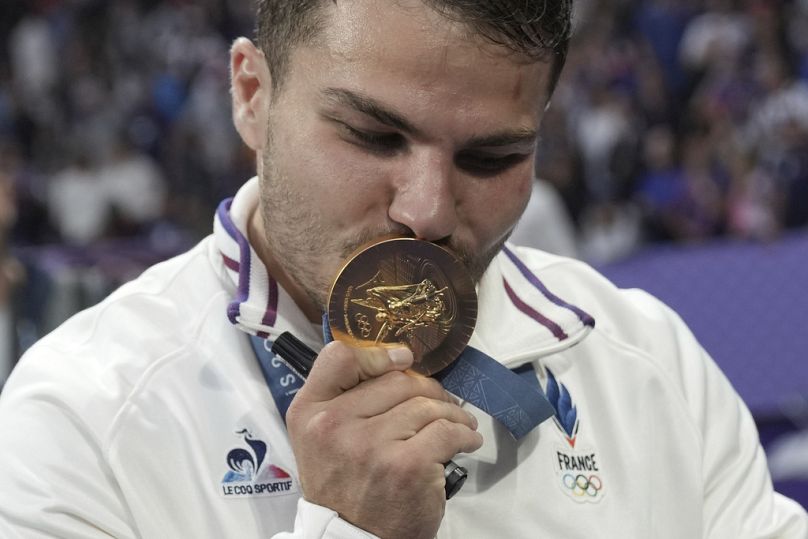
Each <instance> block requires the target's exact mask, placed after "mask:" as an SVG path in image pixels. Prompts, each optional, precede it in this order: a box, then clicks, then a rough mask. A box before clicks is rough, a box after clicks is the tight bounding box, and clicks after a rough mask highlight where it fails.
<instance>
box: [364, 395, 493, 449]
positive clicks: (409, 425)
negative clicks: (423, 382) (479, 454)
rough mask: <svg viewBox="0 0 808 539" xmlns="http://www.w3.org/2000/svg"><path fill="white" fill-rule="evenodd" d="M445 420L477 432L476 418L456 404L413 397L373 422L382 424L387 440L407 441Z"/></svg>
mask: <svg viewBox="0 0 808 539" xmlns="http://www.w3.org/2000/svg"><path fill="white" fill-rule="evenodd" d="M440 419H446V420H448V421H451V422H452V423H459V424H462V425H465V426H466V427H468V428H469V429H471V430H477V418H476V417H474V415H472V414H471V413H470V412H469V411H467V410H464V409H463V408H461V407H460V406H457V405H456V404H452V403H449V402H445V401H439V400H435V399H429V398H426V397H420V396H419V397H414V398H412V399H409V400H407V401H405V402H402V403H401V404H399V405H398V406H396V407H395V408H393V409H392V410H390V411H389V412H387V413H385V414H382V415H380V416H377V417H376V418H374V421H379V422H381V423H382V425H383V427H382V429H383V430H384V431H386V432H387V433H388V434H387V435H386V436H385V437H386V438H389V439H397V440H408V439H410V438H412V437H413V436H415V435H416V434H418V432H420V431H421V430H422V429H423V428H424V427H426V426H427V425H429V424H430V423H433V422H435V421H438V420H440Z"/></svg>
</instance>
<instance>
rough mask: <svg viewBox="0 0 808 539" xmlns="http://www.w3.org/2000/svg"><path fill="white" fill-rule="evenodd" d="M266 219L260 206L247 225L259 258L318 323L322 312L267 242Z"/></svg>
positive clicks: (304, 310) (315, 322) (304, 312)
mask: <svg viewBox="0 0 808 539" xmlns="http://www.w3.org/2000/svg"><path fill="white" fill-rule="evenodd" d="M266 238H267V235H266V229H265V227H264V220H263V218H262V217H261V212H260V211H259V208H256V209H255V210H253V212H252V215H250V219H249V224H248V225H247V239H248V240H249V242H250V245H251V246H252V248H253V249H255V252H256V253H257V254H258V258H260V259H261V262H263V264H264V266H265V267H266V269H267V272H268V273H269V274H270V275H271V276H272V277H273V278H274V279H275V280H276V281H277V282H278V285H280V286H281V287H282V288H283V289H284V290H285V291H286V293H287V294H289V296H290V297H291V298H292V300H293V301H294V302H295V304H296V305H297V306H298V308H299V309H300V310H301V311H302V312H303V314H304V315H305V316H306V318H308V319H309V321H310V322H312V323H314V324H317V323H320V321H321V320H322V315H323V314H322V312H321V311H320V308H319V307H318V306H317V305H315V303H314V302H313V301H312V299H311V298H310V297H309V295H308V294H307V293H306V291H305V290H303V288H302V287H301V286H300V285H299V284H298V283H297V282H296V281H295V280H294V279H292V278H291V277H290V276H289V274H288V273H286V271H285V270H284V269H283V266H282V265H281V264H280V263H279V262H278V259H277V258H276V256H275V254H274V253H273V252H272V249H270V247H269V245H268V243H267V239H266Z"/></svg>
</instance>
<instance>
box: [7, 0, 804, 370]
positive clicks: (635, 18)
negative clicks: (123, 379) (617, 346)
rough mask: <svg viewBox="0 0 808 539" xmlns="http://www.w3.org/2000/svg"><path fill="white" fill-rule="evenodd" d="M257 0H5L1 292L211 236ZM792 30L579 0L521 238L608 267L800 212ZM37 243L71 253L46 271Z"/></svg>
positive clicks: (799, 5) (233, 175)
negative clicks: (233, 62)
mask: <svg viewBox="0 0 808 539" xmlns="http://www.w3.org/2000/svg"><path fill="white" fill-rule="evenodd" d="M253 9H254V6H253V3H252V2H251V1H250V0H194V1H190V0H115V1H112V2H110V1H107V0H3V8H2V9H1V10H0V36H2V40H0V305H5V304H8V303H9V300H8V298H9V297H11V290H12V289H14V288H15V287H16V288H20V287H25V286H26V283H27V286H28V287H29V290H28V296H26V298H27V300H26V301H25V302H24V305H23V306H22V307H21V308H23V309H32V307H31V305H32V304H33V305H36V304H37V302H36V301H31V298H32V297H35V296H36V294H37V292H36V291H39V292H38V293H39V294H40V295H41V294H42V292H41V290H43V289H44V288H43V287H46V286H47V285H48V284H49V283H50V284H52V283H53V281H54V280H56V281H58V280H59V279H66V282H68V283H72V284H70V286H69V287H68V288H70V287H74V285H75V282H79V283H80V284H79V285H78V286H79V289H80V292H81V293H84V294H85V295H86V293H87V290H88V289H89V290H91V291H96V292H98V293H99V294H101V293H103V292H104V290H103V288H104V287H103V286H101V287H98V286H95V285H94V284H92V283H95V282H97V279H95V277H93V276H92V272H91V271H89V270H88V268H89V269H97V268H98V266H99V260H101V259H102V258H103V254H104V253H107V252H109V250H110V249H113V250H115V251H114V252H116V253H119V254H120V253H123V254H126V255H127V256H129V258H130V259H133V260H134V264H133V266H134V267H137V268H139V267H141V266H142V265H143V264H145V263H147V262H149V260H148V258H149V257H148V256H147V255H144V254H143V253H148V252H152V253H158V254H170V253H171V252H175V251H177V250H179V249H181V248H184V247H185V246H187V245H188V244H189V243H190V242H192V241H194V240H195V239H196V238H199V237H201V236H202V235H204V234H207V233H208V232H209V230H210V228H211V224H210V223H211V216H212V211H213V209H214V208H215V205H216V204H217V202H218V201H219V200H221V199H222V198H224V197H225V196H229V195H231V194H232V193H234V192H235V190H236V188H237V187H238V186H239V185H240V184H241V183H242V182H243V181H244V180H245V179H246V178H248V177H249V176H250V175H252V174H253V172H254V164H253V157H252V156H251V155H250V154H249V152H248V151H247V150H246V148H245V147H244V146H243V145H242V144H241V143H240V142H239V140H238V137H237V135H236V133H235V131H234V129H233V127H232V125H231V121H230V106H229V96H228V63H227V56H228V55H227V50H228V47H229V44H230V42H231V41H232V39H233V38H235V37H236V36H239V35H251V34H252V31H253V25H254V21H253ZM806 29H808V0H734V1H733V0H576V13H575V29H574V31H575V34H574V39H573V44H572V47H571V50H570V54H569V58H568V61H567V67H566V70H565V73H564V75H563V77H562V79H561V81H560V84H559V87H558V89H557V91H556V94H555V96H554V98H553V104H552V107H551V108H550V109H549V112H548V113H547V115H546V117H545V120H544V125H543V127H542V139H541V143H540V147H539V153H538V156H539V157H538V160H537V178H539V179H540V182H539V183H537V189H536V193H538V195H537V198H539V197H540V198H541V200H540V201H538V202H537V203H536V204H535V205H533V206H531V209H529V210H528V211H529V214H528V215H527V216H526V221H525V222H526V223H527V222H529V221H530V217H531V215H530V213H531V212H532V213H534V214H535V215H534V216H533V217H538V218H541V219H539V221H538V222H536V223H535V224H531V225H529V226H528V225H525V227H528V230H527V235H526V236H525V231H524V230H520V237H527V238H528V239H527V240H525V241H527V242H529V239H530V237H531V236H536V237H540V236H545V237H553V238H554V239H556V240H558V239H559V238H560V237H561V236H562V235H563V236H565V237H566V240H564V241H562V242H560V243H559V242H558V241H556V242H555V244H557V245H558V247H557V249H556V250H558V251H561V252H563V253H565V254H573V255H576V256H580V257H582V258H584V259H587V260H589V261H591V262H594V263H605V262H609V261H612V260H616V259H618V258H621V257H624V256H626V255H627V254H629V253H631V252H633V251H634V250H635V249H637V248H638V247H639V246H641V245H644V244H646V243H648V242H658V241H675V242H693V241H702V240H705V239H709V238H713V237H717V236H734V237H739V238H745V239H752V240H764V241H769V240H771V239H774V238H776V237H777V236H778V235H779V234H780V233H781V232H782V231H783V230H785V229H789V228H797V227H805V226H806V225H808V32H806V31H805V30H806ZM523 228H524V227H523ZM560 239H562V240H563V239H564V238H560ZM99 245H100V246H101V248H100V250H99V247H98V246H99ZM39 246H48V248H50V249H51V250H53V248H54V247H53V246H60V248H62V249H66V250H67V251H63V252H62V255H63V256H62V258H61V259H60V260H57V261H56V262H54V260H53V257H50V258H48V259H47V260H46V262H47V264H46V265H48V264H49V266H48V268H47V269H46V270H45V273H46V274H47V275H45V276H44V278H43V277H42V276H41V275H40V276H39V277H38V272H40V273H41V272H42V266H43V262H42V255H41V251H40V250H37V249H38V248H39ZM110 246H112V247H110ZM70 249H72V250H70ZM65 253H67V254H65ZM77 253H81V254H80V256H79V255H78V254H77ZM133 253H134V254H133ZM122 257H123V255H121V256H117V257H116V260H118V259H120V258H122ZM77 260H78V261H79V262H77ZM77 266H78V267H79V269H80V271H78V272H74V273H71V272H70V271H65V268H68V269H70V268H73V269H75V267H77ZM112 266H113V267H114V264H112ZM54 267H57V268H59V270H58V271H54V270H53V268H54ZM105 271H107V272H109V271H110V270H109V269H108V268H107V270H105ZM54 273H55V274H56V275H57V277H56V278H54ZM113 273H114V271H113ZM65 275H68V277H64V276H65ZM115 275H118V276H120V277H121V279H123V278H125V277H126V276H127V271H126V270H123V271H118V274H115ZM107 280H109V279H107ZM115 280H116V279H112V281H115ZM32 283H36V284H37V285H36V287H34V288H35V290H34V291H32V289H31V286H32ZM71 290H72V288H71ZM85 299H87V298H85ZM89 299H92V298H89ZM73 302H74V303H75V300H73ZM18 314H19V313H18ZM2 316H3V315H2V310H0V326H2V322H1V321H2ZM1 361H2V358H0V362H1Z"/></svg>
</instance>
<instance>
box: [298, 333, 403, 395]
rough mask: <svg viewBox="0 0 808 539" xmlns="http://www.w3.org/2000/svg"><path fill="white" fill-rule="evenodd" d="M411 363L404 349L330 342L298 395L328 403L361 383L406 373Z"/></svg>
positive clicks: (320, 354) (319, 356) (318, 357)
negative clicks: (401, 372) (393, 373)
mask: <svg viewBox="0 0 808 539" xmlns="http://www.w3.org/2000/svg"><path fill="white" fill-rule="evenodd" d="M412 362H413V356H412V352H411V351H410V349H409V348H407V347H406V346H391V347H384V348H382V347H378V346H368V347H353V346H349V345H347V344H345V343H343V342H340V341H332V342H330V343H328V344H327V345H326V346H325V347H324V348H323V349H322V351H321V352H320V353H319V355H318V356H317V359H316V360H315V362H314V366H313V367H312V369H311V372H310V373H309V376H308V378H306V383H305V384H303V387H302V388H301V389H300V392H299V393H300V396H301V397H304V398H305V399H306V400H311V401H319V402H322V401H329V400H331V399H334V398H336V397H338V396H339V395H341V394H343V393H345V392H346V391H348V390H349V389H351V388H353V387H355V386H357V385H358V384H359V383H360V382H362V381H364V380H367V379H369V378H376V377H378V376H381V375H383V374H385V373H387V372H390V371H403V370H406V369H408V368H409V367H410V366H411V365H412Z"/></svg>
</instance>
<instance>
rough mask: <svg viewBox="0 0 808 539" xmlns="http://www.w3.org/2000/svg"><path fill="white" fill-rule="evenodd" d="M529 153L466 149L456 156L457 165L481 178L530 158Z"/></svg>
mask: <svg viewBox="0 0 808 539" xmlns="http://www.w3.org/2000/svg"><path fill="white" fill-rule="evenodd" d="M531 155H532V154H529V153H511V154H507V155H491V154H488V153H481V152H473V151H464V152H460V153H458V154H457V155H456V156H455V165H456V166H457V167H458V168H460V169H462V170H465V171H466V172H468V173H469V174H472V175H474V176H479V177H481V178H486V177H491V176H496V175H497V174H501V173H503V172H505V171H506V170H508V169H510V168H512V167H515V166H516V165H518V164H519V163H522V162H524V161H525V160H527V159H529V158H530V156H531Z"/></svg>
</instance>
